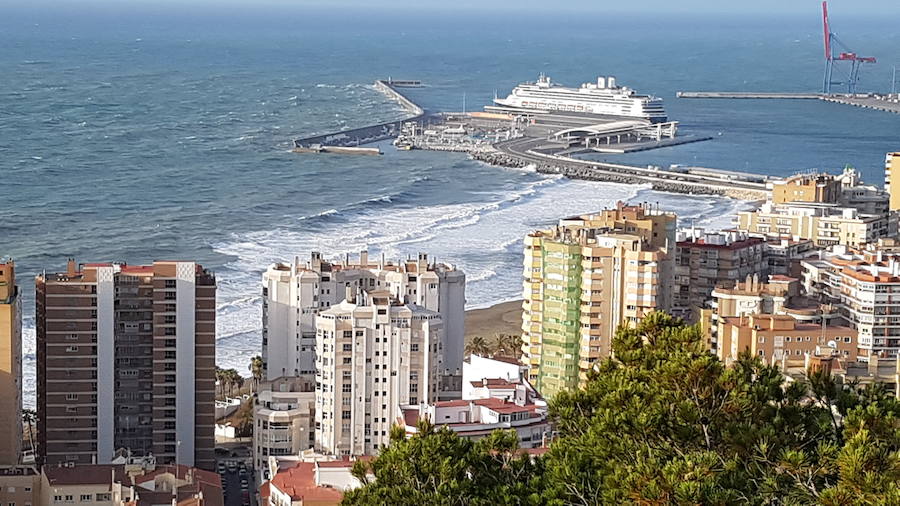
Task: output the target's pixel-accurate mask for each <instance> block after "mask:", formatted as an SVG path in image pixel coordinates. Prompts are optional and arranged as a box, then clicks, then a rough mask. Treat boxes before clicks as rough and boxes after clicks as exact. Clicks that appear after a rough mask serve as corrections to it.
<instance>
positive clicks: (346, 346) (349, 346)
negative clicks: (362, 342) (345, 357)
mask: <svg viewBox="0 0 900 506" xmlns="http://www.w3.org/2000/svg"><path fill="white" fill-rule="evenodd" d="M341 349H342V350H343V351H353V344H352V343H344V345H343V346H342V347H341Z"/></svg>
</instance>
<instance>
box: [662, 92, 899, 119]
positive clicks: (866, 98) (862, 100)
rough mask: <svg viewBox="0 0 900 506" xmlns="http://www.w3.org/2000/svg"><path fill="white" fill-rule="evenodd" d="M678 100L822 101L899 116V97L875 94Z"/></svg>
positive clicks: (701, 95) (708, 94)
mask: <svg viewBox="0 0 900 506" xmlns="http://www.w3.org/2000/svg"><path fill="white" fill-rule="evenodd" d="M675 96H676V97H678V98H712V99H736V100H750V99H762V100H822V101H824V102H831V103H834V104H844V105H852V106H855V107H862V108H864V109H872V110H875V111H883V112H891V113H894V114H900V97H898V96H897V95H882V94H876V93H854V94H841V93H837V94H835V93H831V94H825V93H779V92H772V93H768V92H755V91H679V92H678V93H676V94H675Z"/></svg>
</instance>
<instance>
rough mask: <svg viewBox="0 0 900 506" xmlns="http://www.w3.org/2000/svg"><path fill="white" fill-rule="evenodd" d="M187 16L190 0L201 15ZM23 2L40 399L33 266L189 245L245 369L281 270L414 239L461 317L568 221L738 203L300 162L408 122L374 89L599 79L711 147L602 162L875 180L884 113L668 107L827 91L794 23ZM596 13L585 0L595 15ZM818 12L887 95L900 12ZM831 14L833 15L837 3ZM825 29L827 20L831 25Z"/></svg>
mask: <svg viewBox="0 0 900 506" xmlns="http://www.w3.org/2000/svg"><path fill="white" fill-rule="evenodd" d="M192 5H193V6H192ZM213 5H214V4H212V3H206V4H190V3H187V4H181V3H177V2H163V3H159V4H158V5H156V4H153V5H151V4H150V3H147V4H139V3H131V2H118V3H107V4H102V3H91V2H86V3H84V4H81V3H75V2H71V3H70V2H58V3H53V2H40V1H38V2H36V3H34V4H28V5H7V6H4V7H3V9H4V13H3V15H2V16H0V18H2V19H0V47H2V48H3V50H2V51H0V255H7V256H10V257H12V258H14V259H15V261H16V267H17V271H18V279H19V282H20V284H21V287H22V291H23V294H22V297H23V302H24V334H25V342H24V357H23V360H24V368H25V373H24V389H25V396H24V397H25V404H26V405H29V406H30V405H33V402H34V388H35V381H34V367H35V346H34V286H33V283H32V281H31V280H32V279H33V276H35V275H36V274H38V273H41V272H43V271H48V272H54V271H59V270H62V269H63V268H64V266H65V261H66V258H68V257H74V258H76V259H77V260H78V261H84V262H89V261H90V262H100V261H123V262H128V263H143V262H150V261H152V260H154V259H190V260H196V261H198V262H200V263H202V264H203V265H204V266H205V267H208V268H210V269H212V270H213V271H215V273H216V276H217V280H218V286H219V289H218V313H217V343H218V347H217V361H218V363H219V365H220V366H222V367H234V368H236V369H237V370H238V371H239V372H242V373H243V374H244V375H248V374H249V372H248V360H249V358H250V357H252V356H254V355H256V354H257V353H259V351H260V339H261V338H260V335H261V331H260V327H261V315H260V291H261V290H260V276H261V274H262V272H263V271H264V270H265V268H266V267H267V266H268V265H269V264H271V263H273V262H276V261H290V260H291V259H293V258H294V257H295V256H297V257H300V258H301V259H305V258H308V256H309V254H310V252H312V251H320V252H322V253H323V254H324V255H325V256H326V257H331V258H339V257H341V256H343V255H345V254H348V253H349V254H357V253H358V252H359V251H360V250H362V249H368V250H369V251H370V252H371V254H373V255H380V254H382V253H384V254H385V255H386V256H387V257H388V258H403V257H406V256H407V255H415V254H416V253H418V252H427V253H429V254H430V255H431V256H432V257H433V258H436V259H437V260H438V261H444V262H450V263H452V264H455V265H457V266H459V267H460V268H461V269H463V270H464V271H465V272H466V274H467V279H468V285H467V292H466V296H467V306H468V307H470V308H476V307H484V306H487V305H491V304H494V303H498V302H502V301H506V300H512V299H515V298H517V297H518V296H519V292H520V289H521V261H522V258H521V241H522V237H523V235H524V234H525V233H526V232H527V231H529V230H532V229H535V228H538V227H544V226H547V225H550V224H552V223H554V222H555V221H556V220H557V219H559V218H560V217H564V216H568V215H573V214H577V213H583V212H588V211H594V210H598V209H601V208H604V207H607V206H610V205H614V204H615V203H616V202H617V201H620V200H621V201H627V202H649V203H652V204H653V205H659V207H660V208H661V209H665V210H669V211H673V212H675V213H677V214H678V216H679V221H680V224H681V225H683V226H690V225H692V224H693V225H694V226H698V227H706V228H709V229H717V228H723V227H727V226H729V225H730V224H731V217H732V216H733V214H734V213H735V212H736V211H737V210H740V209H743V208H746V207H747V206H748V205H749V204H748V203H746V202H742V201H738V200H732V199H728V198H718V197H710V196H687V195H677V194H667V193H661V192H657V191H653V190H651V189H649V188H648V187H645V186H640V185H618V184H607V183H594V182H584V181H573V180H567V179H562V178H559V177H550V176H545V175H540V174H537V173H535V172H534V170H533V168H525V169H517V170H512V169H506V168H498V167H491V166H487V165H484V164H481V163H477V162H474V161H472V160H469V159H468V158H467V156H466V155H465V154H458V153H443V152H441V153H438V152H427V151H409V152H406V151H404V152H399V151H396V150H394V149H393V147H392V146H391V145H390V144H389V143H381V144H379V147H380V148H381V149H382V150H383V151H384V155H383V156H379V157H354V156H338V155H320V156H317V155H298V154H294V153H291V152H290V151H289V148H290V141H291V139H292V138H293V137H296V136H303V135H311V134H315V133H322V132H330V131H335V130H340V129H342V128H347V127H353V126H358V125H363V124H369V123H374V122H380V121H386V120H392V119H397V118H401V117H404V116H405V114H406V113H405V112H404V111H403V110H402V109H401V108H400V107H399V105H398V104H396V103H394V102H392V101H390V100H388V99H387V98H386V97H385V96H383V95H382V94H380V93H378V92H377V91H376V90H375V89H374V88H373V85H372V84H373V81H374V80H375V79H377V78H386V77H393V78H395V79H419V80H422V81H423V82H424V83H425V85H426V86H424V87H423V88H418V89H413V90H409V94H410V96H411V97H412V98H413V99H414V100H415V101H417V102H418V103H420V104H421V105H422V106H424V107H425V108H426V109H428V110H431V111H459V110H462V109H463V108H464V107H465V108H466V109H467V110H473V109H477V108H479V107H481V106H484V105H487V104H489V103H490V101H491V99H492V97H493V96H494V94H495V93H497V94H500V95H502V94H506V93H508V92H509V91H510V89H511V88H512V87H514V86H515V85H516V84H517V83H519V82H522V81H525V80H530V79H534V78H535V77H537V75H538V73H540V72H544V73H546V74H548V75H550V76H551V77H552V78H553V79H554V80H557V81H560V82H562V83H565V84H568V85H578V84H580V83H582V82H588V81H592V80H594V79H596V77H597V76H599V75H615V76H616V77H617V78H618V80H619V82H620V83H622V84H625V85H628V86H630V87H633V88H635V89H637V90H639V91H641V92H645V93H652V94H655V95H658V96H660V97H662V98H664V99H665V101H666V106H667V109H668V111H669V114H670V117H671V118H672V119H673V120H677V121H679V122H680V127H681V131H682V132H683V133H686V134H693V135H709V136H712V137H714V139H713V140H711V141H706V142H700V143H695V144H688V145H682V146H677V147H671V148H666V149H659V150H655V151H649V152H643V153H636V154H631V155H609V156H603V157H599V158H601V159H606V160H610V161H619V162H624V163H633V164H637V165H645V164H654V165H662V166H668V165H669V164H689V165H698V166H704V167H714V168H721V169H729V170H741V171H751V172H759V173H764V174H774V175H789V174H792V173H795V172H798V171H804V170H809V169H814V168H818V169H825V170H830V171H839V170H841V169H843V168H844V167H845V166H846V165H851V166H854V167H856V168H857V169H858V170H859V171H861V173H862V175H863V177H864V179H865V180H867V181H869V182H872V183H876V184H881V183H882V181H883V160H884V154H885V152H887V151H891V150H897V149H900V116H898V115H891V114H888V113H881V112H874V111H868V110H861V109H857V108H853V107H849V106H840V105H835V104H827V103H820V102H817V101H800V100H797V101H735V100H718V101H717V100H688V99H677V98H676V97H675V93H676V92H677V91H679V90H740V91H817V90H818V89H819V88H820V86H821V83H820V80H821V75H822V61H821V59H822V49H821V41H820V36H821V35H820V32H821V29H820V27H819V25H818V22H819V18H818V15H817V12H815V11H814V10H813V11H812V12H810V14H809V16H793V17H784V16H781V17H775V16H762V15H748V16H726V15H722V16H713V15H703V16H697V15H691V14H673V15H667V16H653V15H643V14H639V13H629V14H621V13H619V14H607V13H604V12H603V10H602V9H591V10H588V11H587V12H585V13H581V14H577V15H576V14H574V13H572V12H566V13H554V12H540V13H532V14H529V13H519V14H510V13H503V12H499V11H497V12H495V11H490V10H483V11H481V10H471V9H470V10H466V11H456V10H451V9H450V7H449V6H448V7H446V8H445V9H444V10H439V9H438V10H427V11H426V10H421V11H420V10H408V9H407V10H391V9H384V8H376V7H359V6H357V7H355V8H331V7H328V6H322V5H319V6H309V5H304V4H303V3H302V2H300V3H297V4H289V3H284V4H279V5H277V6H276V5H273V4H260V6H249V4H248V6H246V7H239V6H235V5H233V4H225V5H224V6H222V7H218V8H217V7H213ZM598 5H599V4H598ZM847 11H848V12H846V13H841V12H832V18H833V23H834V24H836V25H838V27H837V28H836V29H837V30H842V31H841V32H840V33H841V34H842V38H843V39H845V41H846V42H848V43H851V42H852V44H854V45H856V46H858V47H859V49H858V51H859V52H860V54H863V53H866V54H873V55H876V56H877V57H878V58H879V61H880V63H879V64H877V65H874V66H872V68H865V69H864V70H863V72H862V83H861V87H862V88H866V89H874V90H882V91H884V90H887V89H889V88H890V79H891V62H896V61H900V35H898V32H897V31H896V30H894V29H893V28H894V26H895V24H896V23H895V22H894V21H896V20H888V19H883V18H879V17H874V16H873V17H870V18H859V17H852V16H853V15H854V13H853V12H851V11H850V9H847ZM842 15H843V16H844V17H843V18H841V16H842ZM838 19H842V21H843V23H841V24H838Z"/></svg>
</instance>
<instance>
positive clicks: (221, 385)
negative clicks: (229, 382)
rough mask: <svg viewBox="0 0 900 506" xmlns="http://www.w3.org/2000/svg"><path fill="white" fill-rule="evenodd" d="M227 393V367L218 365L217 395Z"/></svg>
mask: <svg viewBox="0 0 900 506" xmlns="http://www.w3.org/2000/svg"><path fill="white" fill-rule="evenodd" d="M220 395H222V396H224V395H225V369H222V368H221V367H219V366H216V397H218V396H220Z"/></svg>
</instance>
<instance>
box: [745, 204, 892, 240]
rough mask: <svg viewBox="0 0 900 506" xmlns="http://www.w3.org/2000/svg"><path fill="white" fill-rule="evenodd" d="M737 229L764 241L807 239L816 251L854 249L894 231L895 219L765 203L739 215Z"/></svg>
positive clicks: (851, 210)
mask: <svg viewBox="0 0 900 506" xmlns="http://www.w3.org/2000/svg"><path fill="white" fill-rule="evenodd" d="M737 228H738V229H739V230H743V231H745V232H748V233H750V234H754V235H762V236H766V237H784V238H790V239H795V240H796V239H809V240H811V241H812V242H813V243H814V244H815V245H816V246H817V247H827V246H831V245H835V244H844V245H847V246H854V247H858V246H861V245H863V244H865V243H868V242H873V241H877V240H878V239H879V238H882V237H887V236H888V235H889V233H890V231H891V230H896V219H895V218H892V217H891V216H889V215H887V214H860V213H859V211H857V210H856V209H854V208H850V207H840V206H838V205H836V204H822V203H805V202H803V203H791V204H785V205H775V204H773V203H772V202H767V203H765V204H763V206H762V207H760V208H759V209H758V210H756V211H742V212H739V213H738V222H737Z"/></svg>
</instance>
